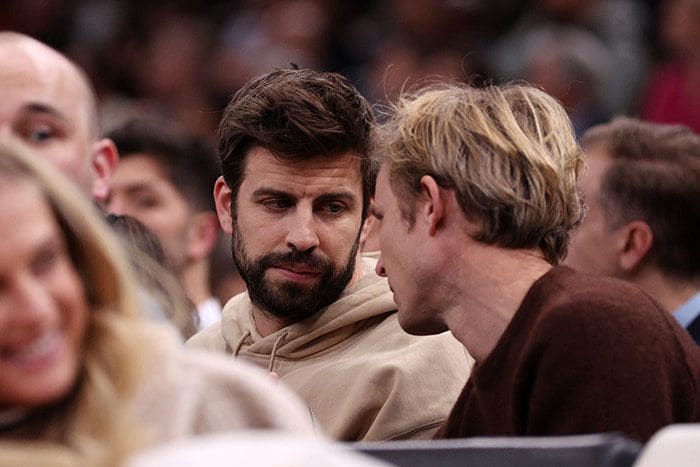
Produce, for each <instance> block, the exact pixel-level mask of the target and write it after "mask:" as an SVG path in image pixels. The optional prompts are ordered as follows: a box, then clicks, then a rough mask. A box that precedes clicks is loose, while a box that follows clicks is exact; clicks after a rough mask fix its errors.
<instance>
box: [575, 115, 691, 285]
mask: <svg viewBox="0 0 700 467" xmlns="http://www.w3.org/2000/svg"><path fill="white" fill-rule="evenodd" d="M581 145H582V146H583V148H584V150H586V149H591V148H601V149H603V150H604V151H605V153H606V154H607V155H608V156H609V157H610V158H611V159H612V161H613V162H612V164H611V165H610V167H609V168H608V170H607V172H606V173H605V174H604V175H603V179H602V180H601V185H600V200H599V202H600V204H601V207H602V208H603V210H604V213H605V218H606V222H607V224H608V226H609V227H610V228H617V227H619V226H621V225H624V224H626V223H628V222H631V221H633V220H642V221H644V222H646V223H647V224H648V225H649V227H650V228H651V230H652V232H653V233H654V242H653V244H652V247H651V250H650V252H649V257H648V258H649V261H651V262H652V264H654V265H656V266H657V267H659V268H660V269H661V270H662V271H664V272H666V273H668V274H671V275H675V276H676V277H680V278H695V277H698V276H700V241H698V239H699V238H700V135H698V134H696V133H694V132H693V131H692V130H691V129H690V128H687V127H685V126H681V125H662V124H655V123H649V122H644V121H641V120H636V119H632V118H626V117H618V118H616V119H614V120H613V121H612V122H610V123H607V124H603V125H598V126H595V127H593V128H591V129H589V130H588V131H587V132H586V133H585V134H584V135H583V137H582V139H581Z"/></svg>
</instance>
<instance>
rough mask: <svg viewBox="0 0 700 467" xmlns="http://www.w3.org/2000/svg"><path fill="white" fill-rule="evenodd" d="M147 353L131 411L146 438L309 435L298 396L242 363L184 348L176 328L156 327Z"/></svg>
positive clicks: (156, 440) (309, 427) (307, 418)
mask: <svg viewBox="0 0 700 467" xmlns="http://www.w3.org/2000/svg"><path fill="white" fill-rule="evenodd" d="M158 339H159V342H158V344H157V345H155V346H154V347H155V348H154V351H153V354H152V355H150V356H148V357H147V358H145V360H144V370H145V372H146V374H147V377H146V378H145V380H144V383H143V384H142V385H141V386H140V387H139V391H138V392H137V394H135V397H134V405H133V409H134V414H135V416H136V417H137V419H138V420H139V421H141V422H142V423H143V424H144V425H145V427H146V428H147V432H148V436H149V438H150V439H149V444H150V443H159V442H162V441H165V440H170V439H174V438H180V437H186V436H190V435H196V434H202V433H212V432H222V431H230V430H242V429H245V430H250V429H275V430H284V431H288V432H292V433H295V434H312V433H314V428H313V425H312V422H311V417H310V416H309V413H308V410H306V408H305V407H304V404H303V403H302V402H301V401H300V400H299V398H298V397H297V396H296V395H295V394H293V393H292V392H291V391H289V390H288V389H287V388H285V387H283V386H281V385H280V384H278V383H277V382H274V381H272V379H271V378H270V377H269V375H268V374H267V373H266V372H264V371H261V370H260V369H259V368H256V367H254V366H252V365H249V364H247V363H245V362H234V361H232V360H231V359H227V358H224V357H223V356H221V355H217V354H213V353H210V352H204V351H200V350H195V349H186V348H184V347H183V346H182V343H181V341H178V338H177V336H176V335H175V334H174V333H171V332H168V333H167V335H166V334H164V333H163V332H160V334H159V335H158Z"/></svg>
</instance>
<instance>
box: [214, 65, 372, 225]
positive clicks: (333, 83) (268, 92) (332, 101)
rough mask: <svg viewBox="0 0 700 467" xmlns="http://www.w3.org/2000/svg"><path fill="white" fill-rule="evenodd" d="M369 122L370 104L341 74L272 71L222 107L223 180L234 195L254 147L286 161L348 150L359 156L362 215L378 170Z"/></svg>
mask: <svg viewBox="0 0 700 467" xmlns="http://www.w3.org/2000/svg"><path fill="white" fill-rule="evenodd" d="M373 126H374V115H373V113H372V109H371V107H370V105H369V103H368V102H367V100H366V99H365V98H364V97H362V96H361V95H360V93H359V92H358V91H357V89H356V88H355V87H354V86H353V85H352V84H351V83H350V82H349V81H348V80H347V78H345V77H344V76H342V75H340V74H337V73H330V72H319V71H314V70H308V69H283V70H276V71H273V72H271V73H268V74H266V75H263V76H259V77H257V78H254V79H253V80H251V81H249V82H248V83H247V84H246V85H244V86H243V87H242V88H241V89H239V90H238V91H237V92H236V93H235V94H234V95H233V98H232V99H231V102H230V103H229V104H228V106H227V107H226V110H225V111H224V115H223V117H222V120H221V124H220V126H219V156H220V158H221V165H222V169H223V174H224V179H225V180H226V183H227V184H228V186H229V187H230V188H231V190H232V192H233V196H234V199H235V198H236V196H237V194H238V190H239V188H240V185H241V182H242V178H243V174H244V172H245V161H246V157H245V156H246V153H247V151H248V150H249V149H250V148H251V147H253V146H259V147H262V148H264V149H267V150H269V151H270V152H272V153H273V154H274V155H275V156H276V157H280V158H284V159H288V160H291V161H296V160H305V159H311V158H314V157H319V156H329V157H334V156H337V155H340V154H342V153H344V152H348V151H351V152H354V153H355V154H356V155H357V156H358V157H359V158H360V167H361V172H362V183H363V218H364V217H365V216H366V214H367V209H368V206H369V200H370V198H371V196H372V194H373V193H374V182H375V179H376V174H377V167H376V163H375V162H374V161H373V160H372V159H371V158H370V157H369V155H368V151H369V144H370V136H371V132H372V129H373Z"/></svg>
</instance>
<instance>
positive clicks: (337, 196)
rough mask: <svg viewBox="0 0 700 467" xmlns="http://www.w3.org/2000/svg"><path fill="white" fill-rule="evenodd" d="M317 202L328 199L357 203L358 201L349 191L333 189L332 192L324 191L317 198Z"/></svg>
mask: <svg viewBox="0 0 700 467" xmlns="http://www.w3.org/2000/svg"><path fill="white" fill-rule="evenodd" d="M315 201H316V202H317V203H324V202H328V201H344V202H346V203H348V204H355V203H356V202H357V197H356V196H355V195H354V194H353V193H351V192H349V191H331V192H330V193H324V194H322V195H321V196H319V197H318V198H316V200H315Z"/></svg>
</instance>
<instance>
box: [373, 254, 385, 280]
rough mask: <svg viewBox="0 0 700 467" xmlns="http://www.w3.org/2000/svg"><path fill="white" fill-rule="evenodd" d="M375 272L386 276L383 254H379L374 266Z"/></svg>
mask: <svg viewBox="0 0 700 467" xmlns="http://www.w3.org/2000/svg"><path fill="white" fill-rule="evenodd" d="M374 272H376V273H377V275H378V276H381V277H386V269H384V259H383V258H382V257H381V256H379V260H378V261H377V265H376V266H375V267H374Z"/></svg>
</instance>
